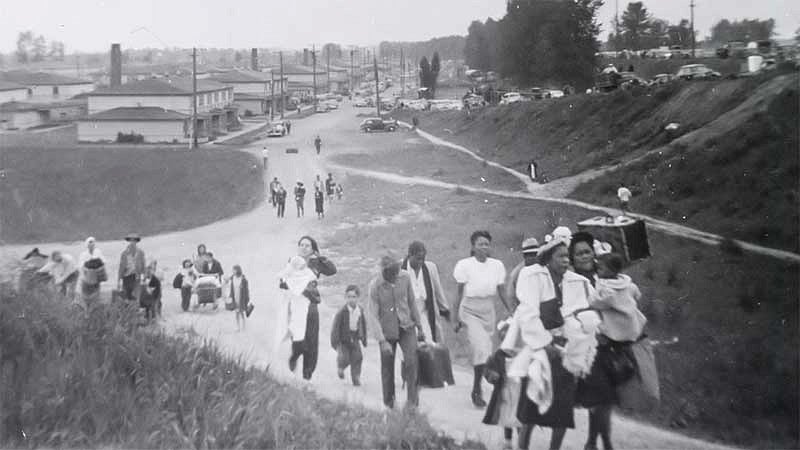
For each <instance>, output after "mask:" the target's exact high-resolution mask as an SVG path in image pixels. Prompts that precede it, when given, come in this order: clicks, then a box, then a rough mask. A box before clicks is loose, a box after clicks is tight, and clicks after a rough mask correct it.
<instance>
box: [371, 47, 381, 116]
mask: <svg viewBox="0 0 800 450" xmlns="http://www.w3.org/2000/svg"><path fill="white" fill-rule="evenodd" d="M372 66H373V67H374V68H375V107H376V108H378V117H380V116H381V91H380V90H378V59H377V58H375V56H374V55H373V57H372Z"/></svg>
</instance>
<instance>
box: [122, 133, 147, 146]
mask: <svg viewBox="0 0 800 450" xmlns="http://www.w3.org/2000/svg"><path fill="white" fill-rule="evenodd" d="M117 142H118V143H120V144H141V143H144V136H142V135H141V134H136V133H134V132H133V131H131V132H130V133H123V132H121V131H120V132H118V133H117Z"/></svg>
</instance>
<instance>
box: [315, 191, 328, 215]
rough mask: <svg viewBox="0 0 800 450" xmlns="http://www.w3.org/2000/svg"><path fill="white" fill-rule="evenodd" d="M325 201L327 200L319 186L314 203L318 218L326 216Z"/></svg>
mask: <svg viewBox="0 0 800 450" xmlns="http://www.w3.org/2000/svg"><path fill="white" fill-rule="evenodd" d="M324 202H325V196H324V195H323V194H322V191H321V190H320V189H319V188H317V189H315V190H314V204H315V205H316V211H317V218H318V219H323V218H324V217H325V207H324V204H323V203H324Z"/></svg>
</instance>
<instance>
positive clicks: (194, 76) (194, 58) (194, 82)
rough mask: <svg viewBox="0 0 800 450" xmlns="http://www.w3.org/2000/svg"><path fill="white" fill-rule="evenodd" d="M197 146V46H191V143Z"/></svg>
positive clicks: (192, 146)
mask: <svg viewBox="0 0 800 450" xmlns="http://www.w3.org/2000/svg"><path fill="white" fill-rule="evenodd" d="M191 148H197V47H194V48H192V144H191Z"/></svg>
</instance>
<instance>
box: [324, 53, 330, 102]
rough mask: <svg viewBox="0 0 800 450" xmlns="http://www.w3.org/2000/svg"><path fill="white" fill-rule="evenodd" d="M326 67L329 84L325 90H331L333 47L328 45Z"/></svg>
mask: <svg viewBox="0 0 800 450" xmlns="http://www.w3.org/2000/svg"><path fill="white" fill-rule="evenodd" d="M325 61H326V62H325V68H326V73H327V81H328V86H327V87H326V89H325V92H330V91H331V47H330V46H328V51H326V52H325Z"/></svg>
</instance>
